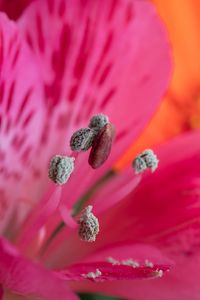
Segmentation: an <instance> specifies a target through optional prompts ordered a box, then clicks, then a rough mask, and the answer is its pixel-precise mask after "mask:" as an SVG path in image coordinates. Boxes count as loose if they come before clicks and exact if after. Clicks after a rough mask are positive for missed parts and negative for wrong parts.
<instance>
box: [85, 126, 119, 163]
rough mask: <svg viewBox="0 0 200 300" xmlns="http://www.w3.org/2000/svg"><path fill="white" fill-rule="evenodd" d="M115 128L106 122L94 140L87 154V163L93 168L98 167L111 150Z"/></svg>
mask: <svg viewBox="0 0 200 300" xmlns="http://www.w3.org/2000/svg"><path fill="white" fill-rule="evenodd" d="M114 136H115V128H114V126H113V125H112V124H110V123H108V124H106V125H105V126H104V127H103V128H102V129H101V130H100V131H99V133H98V135H97V137H96V138H95V140H94V143H93V145H92V149H91V152H90V156H89V160H88V162H89V164H90V166H91V167H92V168H93V169H97V168H99V167H100V166H101V165H102V164H103V163H104V162H105V161H106V160H107V159H108V156H109V154H110V151H111V147H112V143H113V139H114Z"/></svg>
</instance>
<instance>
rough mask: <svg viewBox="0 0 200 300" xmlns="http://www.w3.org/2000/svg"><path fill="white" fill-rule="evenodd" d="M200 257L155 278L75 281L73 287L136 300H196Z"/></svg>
mask: <svg viewBox="0 0 200 300" xmlns="http://www.w3.org/2000/svg"><path fill="white" fill-rule="evenodd" d="M199 263H200V258H199V257H195V258H194V259H192V258H191V257H190V258H189V259H188V262H186V261H185V264H183V265H176V266H175V267H174V268H172V269H171V270H170V272H168V273H165V275H164V276H163V277H162V278H160V279H157V280H134V281H127V280H126V281H125V280H124V281H118V282H117V284H116V282H114V281H113V282H111V281H109V282H103V283H101V284H98V283H95V282H89V281H88V282H87V284H86V283H85V282H83V283H75V284H73V285H72V287H73V288H74V289H75V290H77V291H79V292H80V291H81V292H90V293H91V292H94V293H101V294H102V293H103V294H108V295H112V296H116V297H121V298H122V299H138V300H144V299H148V300H160V299H162V300H188V299H190V300H199V294H200V285H199Z"/></svg>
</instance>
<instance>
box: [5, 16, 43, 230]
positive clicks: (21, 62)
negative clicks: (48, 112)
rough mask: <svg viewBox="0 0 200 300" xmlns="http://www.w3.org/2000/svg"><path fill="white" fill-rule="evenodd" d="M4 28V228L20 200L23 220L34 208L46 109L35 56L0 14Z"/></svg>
mask: <svg viewBox="0 0 200 300" xmlns="http://www.w3.org/2000/svg"><path fill="white" fill-rule="evenodd" d="M0 28H1V30H0V43H1V45H0V47H1V48H0V68H1V78H0V94H1V95H0V139H1V145H0V182H1V184H0V198H1V202H0V203H1V207H0V214H1V218H0V219H1V221H0V231H2V230H3V229H4V228H5V226H6V224H7V223H8V221H9V219H10V217H11V214H13V211H14V209H15V208H16V207H15V205H16V202H17V205H18V210H17V212H16V213H17V215H16V219H20V218H21V217H22V216H23V214H24V213H25V211H27V210H28V209H30V207H31V204H32V203H31V201H34V194H35V193H36V191H34V186H33V187H32V189H33V190H32V191H31V193H30V184H31V185H34V184H33V183H36V182H37V179H38V176H37V173H38V166H37V153H36V149H37V147H38V145H39V142H40V138H41V124H42V123H43V116H44V108H43V106H42V99H43V96H42V95H43V94H42V86H41V78H40V75H39V70H38V69H37V64H36V61H35V58H34V57H33V55H32V53H31V52H30V49H29V48H28V47H27V45H26V44H25V43H24V42H23V41H22V40H21V36H20V34H19V33H18V30H17V27H16V25H15V24H14V23H13V22H11V21H9V20H8V19H7V17H6V16H5V15H4V14H0ZM27 65H28V67H27ZM33 133H34V134H33ZM28 191H29V192H28ZM32 192H33V195H32ZM27 198H28V200H27ZM16 221H17V220H16Z"/></svg>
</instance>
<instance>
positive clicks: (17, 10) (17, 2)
mask: <svg viewBox="0 0 200 300" xmlns="http://www.w3.org/2000/svg"><path fill="white" fill-rule="evenodd" d="M31 1H33V0H0V10H1V11H4V12H5V13H6V14H7V16H8V17H9V18H10V19H12V20H16V19H18V18H19V16H20V15H21V13H22V12H23V10H24V9H25V8H26V7H27V5H28V4H29V3H30V2H31Z"/></svg>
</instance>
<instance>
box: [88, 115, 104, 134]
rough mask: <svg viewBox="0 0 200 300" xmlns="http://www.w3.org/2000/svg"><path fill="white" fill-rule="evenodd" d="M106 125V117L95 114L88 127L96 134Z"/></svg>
mask: <svg viewBox="0 0 200 300" xmlns="http://www.w3.org/2000/svg"><path fill="white" fill-rule="evenodd" d="M108 123H109V118H108V116H106V115H104V114H97V115H95V116H93V117H92V118H91V119H90V123H89V127H90V128H92V129H93V130H95V131H96V132H99V131H100V130H101V129H102V128H103V127H104V126H105V125H106V124H108Z"/></svg>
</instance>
